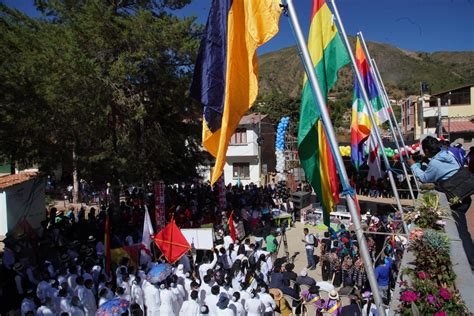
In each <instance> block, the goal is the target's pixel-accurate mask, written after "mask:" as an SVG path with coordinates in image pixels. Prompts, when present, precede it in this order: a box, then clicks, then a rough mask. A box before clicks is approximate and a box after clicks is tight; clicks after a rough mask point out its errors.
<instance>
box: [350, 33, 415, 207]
mask: <svg viewBox="0 0 474 316" xmlns="http://www.w3.org/2000/svg"><path fill="white" fill-rule="evenodd" d="M357 36H358V37H359V39H360V41H361V43H362V49H363V50H364V53H365V56H367V61H368V62H369V69H370V73H371V74H372V76H373V77H374V80H375V85H376V86H377V90H378V91H379V93H380V97H381V98H382V102H383V103H384V105H385V106H384V107H383V109H382V111H384V113H385V115H386V116H387V118H388V124H389V127H390V132H391V133H392V136H393V140H394V141H395V146H397V149H398V152H399V153H400V162H401V164H402V168H403V173H404V174H405V179H406V180H407V184H408V190H409V191H410V196H411V199H412V200H413V202H414V201H415V194H413V188H412V187H411V182H410V177H408V171H407V168H406V166H405V160H404V159H403V155H402V154H401V152H402V151H401V149H400V144H399V143H398V139H397V135H396V134H395V130H394V128H393V124H392V119H391V118H390V115H389V114H388V112H389V111H388V106H389V105H388V104H390V101H388V100H387V99H386V98H385V94H384V92H383V91H382V88H381V84H380V82H379V81H378V78H377V75H376V74H375V71H374V67H373V65H372V60H371V58H370V54H369V49H368V48H367V44H366V43H365V39H364V35H362V32H359V33H357ZM387 101H388V104H387Z"/></svg>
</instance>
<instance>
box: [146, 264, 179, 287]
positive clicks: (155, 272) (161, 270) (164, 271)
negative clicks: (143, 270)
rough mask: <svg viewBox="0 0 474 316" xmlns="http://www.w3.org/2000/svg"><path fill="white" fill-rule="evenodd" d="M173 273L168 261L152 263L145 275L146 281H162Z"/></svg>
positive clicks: (154, 282)
mask: <svg viewBox="0 0 474 316" xmlns="http://www.w3.org/2000/svg"><path fill="white" fill-rule="evenodd" d="M172 273H173V270H172V269H171V265H170V264H168V263H159V264H156V265H154V266H153V267H152V268H151V269H150V271H149V272H148V275H147V276H146V279H147V280H148V282H150V283H153V284H156V283H158V282H162V281H164V280H166V278H167V277H169V276H170V275H171V274H172Z"/></svg>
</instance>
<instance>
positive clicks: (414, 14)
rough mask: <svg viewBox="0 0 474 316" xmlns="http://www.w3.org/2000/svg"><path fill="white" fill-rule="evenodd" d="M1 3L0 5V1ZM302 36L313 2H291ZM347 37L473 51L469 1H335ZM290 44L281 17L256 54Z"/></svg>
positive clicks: (473, 8) (201, 10)
mask: <svg viewBox="0 0 474 316" xmlns="http://www.w3.org/2000/svg"><path fill="white" fill-rule="evenodd" d="M0 1H2V0H0ZM3 2H4V3H5V4H7V5H9V6H11V7H15V8H17V9H19V10H21V11H23V12H25V13H27V14H29V15H33V16H37V15H38V13H37V12H36V10H35V8H34V5H33V0H3ZM294 2H295V4H296V7H297V10H298V14H299V18H300V22H301V24H302V29H303V32H305V33H307V32H308V30H309V18H310V12H311V2H312V0H294ZM210 4H211V0H193V1H192V3H191V4H190V5H188V6H187V7H186V8H184V9H182V10H179V11H178V12H177V14H178V15H181V16H191V15H192V16H196V17H197V18H198V22H200V23H205V22H206V19H207V14H208V12H209V7H210ZM337 4H338V8H339V11H340V14H341V18H342V20H343V22H344V25H345V27H346V30H347V32H348V33H349V34H350V35H355V34H356V33H357V32H358V31H362V32H363V33H364V36H365V39H366V40H367V41H376V42H383V43H388V44H391V45H394V46H397V47H400V48H402V49H406V50H413V51H427V52H433V51H464V50H471V51H473V50H474V0H395V1H394V0H392V1H389V0H339V1H337ZM292 45H294V39H293V36H292V33H291V30H290V28H289V25H288V19H287V18H286V17H284V16H282V17H281V19H280V32H279V33H278V35H276V36H275V37H274V38H273V39H272V40H271V41H270V42H268V43H267V44H265V45H264V46H263V47H262V48H260V50H259V53H265V52H269V51H273V50H277V49H280V48H283V47H288V46H292Z"/></svg>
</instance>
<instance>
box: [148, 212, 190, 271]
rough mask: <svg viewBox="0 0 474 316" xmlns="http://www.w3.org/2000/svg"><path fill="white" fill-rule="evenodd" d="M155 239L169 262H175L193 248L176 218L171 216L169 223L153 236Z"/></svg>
mask: <svg viewBox="0 0 474 316" xmlns="http://www.w3.org/2000/svg"><path fill="white" fill-rule="evenodd" d="M153 240H154V241H155V244H156V245H157V246H158V248H160V250H161V252H162V253H163V255H164V256H165V258H166V260H168V262H169V263H175V262H176V261H178V260H179V258H181V257H182V256H183V255H184V254H185V253H186V252H187V251H188V250H189V249H191V246H190V245H189V243H188V241H187V240H186V238H185V237H184V235H183V233H181V230H180V229H179V228H178V226H176V223H175V221H174V218H171V221H170V222H169V224H168V225H166V227H165V228H163V229H162V230H161V231H160V232H159V233H158V234H156V235H155V236H153Z"/></svg>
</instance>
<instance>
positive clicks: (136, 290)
mask: <svg viewBox="0 0 474 316" xmlns="http://www.w3.org/2000/svg"><path fill="white" fill-rule="evenodd" d="M130 296H131V299H130V303H132V304H133V303H137V304H138V305H140V308H141V309H142V311H145V299H144V293H143V290H142V288H141V286H140V285H138V284H136V282H134V283H133V284H132V289H131V293H130Z"/></svg>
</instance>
